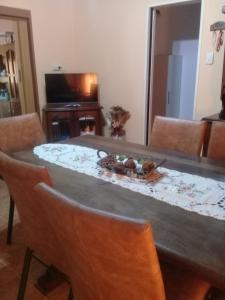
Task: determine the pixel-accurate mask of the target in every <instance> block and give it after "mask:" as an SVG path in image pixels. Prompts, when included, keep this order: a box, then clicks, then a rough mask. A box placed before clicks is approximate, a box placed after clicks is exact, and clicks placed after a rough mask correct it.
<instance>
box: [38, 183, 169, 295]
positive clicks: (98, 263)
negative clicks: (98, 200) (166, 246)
mask: <svg viewBox="0 0 225 300" xmlns="http://www.w3.org/2000/svg"><path fill="white" fill-rule="evenodd" d="M35 190H36V192H37V193H38V195H39V197H38V198H39V200H41V202H40V203H41V204H42V205H43V207H44V209H45V212H46V214H47V216H48V220H49V221H50V222H51V223H52V226H53V227H54V230H55V232H56V233H57V235H58V240H59V241H60V242H61V243H62V244H63V247H64V252H65V255H64V256H65V258H66V259H67V263H68V265H69V270H68V271H69V277H70V280H71V282H72V287H73V291H74V296H75V299H77V300H93V299H95V300H100V299H101V300H103V299H108V300H114V299H117V300H122V299H132V300H140V299H142V300H144V299H146V300H147V299H154V300H162V299H165V292H164V285H163V280H162V276H161V271H160V266H159V262H158V257H157V252H156V248H155V245H154V241H153V236H152V231H151V227H150V225H149V224H147V223H146V222H145V221H142V220H133V219H128V218H125V217H122V216H116V215H113V214H109V213H106V212H102V211H99V210H95V209H91V208H88V207H85V206H83V205H81V204H79V203H77V202H75V201H74V200H71V199H69V198H67V197H66V196H64V195H62V194H60V193H59V192H57V191H55V190H54V189H52V188H50V187H48V186H46V185H45V184H42V183H41V184H38V185H37V186H36V187H35Z"/></svg>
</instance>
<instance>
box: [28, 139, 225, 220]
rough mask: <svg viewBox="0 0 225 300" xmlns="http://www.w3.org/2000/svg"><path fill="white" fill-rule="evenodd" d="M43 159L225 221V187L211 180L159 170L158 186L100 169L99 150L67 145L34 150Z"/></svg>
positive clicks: (221, 183)
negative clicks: (161, 174)
mask: <svg viewBox="0 0 225 300" xmlns="http://www.w3.org/2000/svg"><path fill="white" fill-rule="evenodd" d="M33 151H34V154H36V155H37V156H38V157H39V158H40V159H43V160H46V161H48V162H50V163H54V164H57V165H59V166H62V167H64V168H68V169H71V170H74V171H77V172H79V173H83V174H86V175H89V176H93V177H95V178H98V179H101V180H104V181H107V182H111V183H112V184H117V185H119V186H121V187H123V188H126V189H129V190H132V191H135V192H138V193H141V194H144V195H148V196H151V197H154V198H155V199H157V200H160V201H164V202H166V203H169V204H171V205H175V206H179V207H181V208H183V209H186V210H188V211H193V212H196V213H198V214H201V215H205V216H210V217H214V218H216V219H220V220H225V183H223V182H220V181H216V180H213V179H210V178H204V177H201V176H197V175H192V174H187V173H182V172H179V171H175V170H170V169H166V168H163V167H160V168H159V171H160V172H161V173H163V174H164V176H163V177H162V178H161V179H160V180H159V181H157V182H153V183H151V182H146V180H141V179H137V178H132V177H127V176H121V175H118V174H114V173H112V172H110V171H108V170H106V169H102V168H101V167H100V166H98V165H97V161H98V160H99V158H98V156H97V150H96V149H92V148H88V147H83V146H78V145H67V144H44V145H40V146H37V147H35V148H34V150H33Z"/></svg>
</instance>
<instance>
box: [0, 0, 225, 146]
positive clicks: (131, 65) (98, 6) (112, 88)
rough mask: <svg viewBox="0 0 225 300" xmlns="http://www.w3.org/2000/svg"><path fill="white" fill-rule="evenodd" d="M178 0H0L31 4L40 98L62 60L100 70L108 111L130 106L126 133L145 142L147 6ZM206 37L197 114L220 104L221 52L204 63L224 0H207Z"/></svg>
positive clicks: (73, 66)
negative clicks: (212, 26) (47, 77)
mask: <svg viewBox="0 0 225 300" xmlns="http://www.w3.org/2000/svg"><path fill="white" fill-rule="evenodd" d="M172 2H173V3H175V2H180V0H177V1H173V0H167V1H166V0H123V1H121V0H111V1H109V0H86V1H84V0H66V4H65V1H62V0H39V1H37V0H1V2H0V4H1V5H6V6H13V7H21V8H25V9H30V10H31V12H32V20H33V33H34V45H35V57H36V65H37V75H38V87H39V96H40V103H41V105H43V103H44V99H45V95H44V81H43V80H44V78H43V74H44V73H45V72H46V71H50V70H51V66H52V64H54V63H57V64H58V63H59V64H61V65H62V66H63V68H64V70H65V71H97V73H98V75H99V80H100V97H101V98H100V100H101V104H102V105H103V106H104V107H105V111H107V110H108V109H109V107H110V106H112V105H115V104H120V105H122V106H123V107H124V108H126V109H127V110H129V111H130V112H131V119H130V120H129V121H128V123H127V126H126V128H127V139H128V140H130V141H134V142H137V143H144V137H145V117H146V115H145V114H146V113H145V109H146V106H145V105H146V77H147V63H148V58H147V53H148V49H147V48H148V40H147V38H148V27H149V26H148V22H149V20H148V10H149V6H158V5H161V4H168V3H172ZM202 3H203V8H204V14H203V19H202V23H203V26H204V30H203V32H202V43H201V48H200V53H201V55H200V62H201V66H200V68H199V80H198V85H199V87H198V92H197V103H196V117H198V118H199V117H201V116H203V115H205V114H209V113H213V112H216V111H217V110H218V109H219V108H220V101H219V93H220V85H221V71H222V60H223V56H222V52H223V51H221V52H220V53H217V54H216V57H215V64H214V65H212V66H206V65H205V64H204V60H205V55H206V52H207V51H209V50H211V49H212V46H211V33H210V32H209V25H210V24H211V23H213V22H215V21H217V20H218V19H224V18H225V15H222V14H221V6H222V5H223V4H224V0H203V1H202Z"/></svg>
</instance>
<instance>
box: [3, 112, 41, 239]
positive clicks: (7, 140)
mask: <svg viewBox="0 0 225 300" xmlns="http://www.w3.org/2000/svg"><path fill="white" fill-rule="evenodd" d="M44 142H46V138H45V134H44V132H43V129H42V126H41V123H40V119H39V117H38V115H37V113H31V114H26V115H21V116H15V117H9V118H2V119H0V150H1V151H3V152H5V153H9V154H10V153H13V152H17V151H21V150H25V149H31V148H33V147H34V146H36V145H39V144H42V143H44ZM13 216H14V202H13V199H12V197H10V207H9V220H8V232H7V244H10V243H11V239H12V228H13Z"/></svg>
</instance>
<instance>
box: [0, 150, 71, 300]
mask: <svg viewBox="0 0 225 300" xmlns="http://www.w3.org/2000/svg"><path fill="white" fill-rule="evenodd" d="M0 175H1V176H2V177H3V179H4V180H5V182H6V184H7V185H8V188H9V191H10V194H11V195H12V197H13V199H14V201H15V203H16V207H17V210H18V213H19V216H20V219H21V224H22V227H23V230H24V233H25V235H24V236H25V242H26V246H27V251H26V255H25V260H24V270H23V273H22V274H23V276H22V277H21V283H20V289H19V293H18V298H17V300H22V299H24V294H25V288H26V282H27V277H28V272H29V266H30V262H31V258H32V257H33V256H36V255H37V256H38V257H39V258H40V259H41V260H42V261H44V262H46V263H47V264H49V265H53V266H55V267H56V268H57V269H59V270H60V271H62V272H63V273H67V272H66V267H65V264H64V260H63V259H62V258H63V255H62V252H61V251H60V249H61V247H60V245H58V243H56V238H55V234H54V231H53V230H52V229H51V226H49V224H48V222H47V218H45V217H44V211H43V210H42V207H41V206H40V205H39V202H38V201H37V193H36V192H34V189H33V187H34V186H35V185H36V184H37V183H38V182H45V183H46V184H48V185H49V186H51V185H52V181H51V178H50V177H49V174H48V171H47V169H46V168H45V167H41V166H35V165H32V164H28V163H25V162H22V161H18V160H15V159H13V158H11V157H9V156H8V155H7V154H5V153H3V152H1V151H0Z"/></svg>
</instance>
